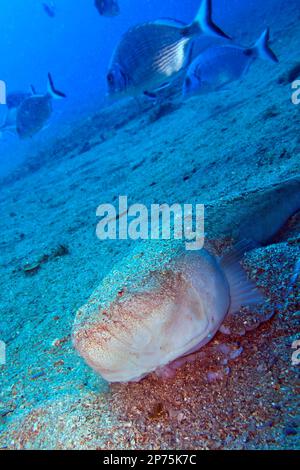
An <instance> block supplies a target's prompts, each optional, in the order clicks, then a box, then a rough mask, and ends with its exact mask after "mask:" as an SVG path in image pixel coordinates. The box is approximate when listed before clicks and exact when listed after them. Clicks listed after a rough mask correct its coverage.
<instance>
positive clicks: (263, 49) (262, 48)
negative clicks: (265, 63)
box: [253, 28, 279, 63]
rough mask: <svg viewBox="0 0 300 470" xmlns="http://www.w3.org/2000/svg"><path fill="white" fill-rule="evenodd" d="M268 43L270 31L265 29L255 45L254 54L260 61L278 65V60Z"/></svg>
mask: <svg viewBox="0 0 300 470" xmlns="http://www.w3.org/2000/svg"><path fill="white" fill-rule="evenodd" d="M269 41H270V29H269V28H267V29H266V30H265V31H264V32H263V33H262V35H261V36H260V38H259V39H258V41H257V42H256V43H255V45H254V47H253V50H254V52H255V54H256V55H257V56H258V57H260V58H261V59H264V60H270V61H271V62H276V63H278V62H279V60H278V58H277V57H276V55H275V53H274V52H273V51H272V49H271V47H270V44H269Z"/></svg>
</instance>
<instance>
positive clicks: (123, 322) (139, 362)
mask: <svg viewBox="0 0 300 470" xmlns="http://www.w3.org/2000/svg"><path fill="white" fill-rule="evenodd" d="M125 264H126V260H125ZM113 276H114V279H116V271H115V270H114V274H113ZM112 281H113V278H110V276H109V278H108V279H107V280H105V281H104V283H103V289H105V287H104V286H105V285H106V284H109V283H110V282H112ZM243 300H244V301H245V303H247V305H248V304H249V303H253V302H258V301H260V300H261V294H260V293H259V292H258V291H257V290H256V289H255V288H254V286H253V285H252V284H251V283H250V282H249V281H248V280H247V278H246V275H245V274H244V272H243V271H242V269H241V267H240V266H239V264H238V262H237V258H236V257H235V256H227V257H225V258H224V260H218V259H217V258H216V257H215V256H213V255H212V254H210V253H209V252H208V251H206V250H204V249H203V250H201V251H200V252H199V253H197V254H195V253H193V254H191V253H187V252H184V253H182V252H180V251H179V252H178V254H177V255H176V256H175V257H173V258H172V260H171V262H170V263H168V264H166V265H165V266H164V267H160V268H158V269H157V270H155V271H151V272H150V273H149V274H148V276H146V277H142V278H140V280H139V281H136V282H134V285H133V286H132V288H126V289H125V290H124V293H123V295H122V296H121V297H120V296H118V295H117V296H116V297H115V298H113V299H112V301H111V302H109V304H108V305H107V306H105V307H104V308H103V309H101V308H100V309H99V308H98V305H96V304H94V299H93V298H92V299H91V303H90V304H87V306H86V307H83V308H82V309H81V310H80V311H79V313H78V315H77V318H76V323H75V327H74V331H73V340H74V344H75V347H76V348H77V350H78V351H79V353H80V354H81V355H82V356H83V358H84V359H85V360H86V362H87V363H88V364H89V365H90V366H91V367H92V368H93V369H94V370H95V371H97V372H98V373H100V374H101V375H102V376H103V377H104V378H105V379H106V380H108V381H109V382H129V381H138V380H140V379H141V378H143V377H144V376H146V375H147V374H149V373H150V372H154V371H161V370H162V369H163V368H165V367H168V365H170V364H172V363H173V362H174V361H176V360H177V359H178V358H182V357H184V356H186V355H189V354H192V353H193V352H195V351H198V350H199V349H200V348H201V347H202V346H204V345H205V344H206V343H208V342H209V341H210V340H211V339H212V338H213V337H214V335H215V334H216V332H217V331H218V329H219V328H220V325H221V324H222V322H223V320H224V318H225V317H226V315H227V314H229V313H230V312H231V311H233V310H235V309H237V308H239V307H240V305H241V304H243Z"/></svg>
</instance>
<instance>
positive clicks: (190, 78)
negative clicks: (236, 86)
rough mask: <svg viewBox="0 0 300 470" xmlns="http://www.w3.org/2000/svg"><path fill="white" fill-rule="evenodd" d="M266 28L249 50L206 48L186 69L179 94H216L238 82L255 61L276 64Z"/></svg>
mask: <svg viewBox="0 0 300 470" xmlns="http://www.w3.org/2000/svg"><path fill="white" fill-rule="evenodd" d="M269 38H270V33H269V30H268V29H267V30H266V31H264V33H263V34H262V35H261V37H260V38H259V40H258V41H257V42H256V43H255V45H254V46H253V47H250V48H244V47H238V46H233V45H221V46H215V47H211V48H209V49H207V50H206V51H205V52H203V53H202V54H200V55H199V56H198V57H197V58H196V59H195V60H194V61H193V62H192V63H191V65H190V66H189V68H188V71H187V75H186V78H185V81H184V86H183V95H184V96H186V95H190V94H195V93H206V92H210V91H216V90H219V89H221V88H223V87H225V86H226V85H227V84H229V83H231V82H233V81H235V80H239V79H240V78H242V77H243V76H244V75H245V74H246V73H247V72H248V71H249V68H250V67H251V65H252V64H253V62H255V60H256V59H258V58H259V59H265V60H269V61H271V62H278V59H277V57H276V55H275V54H274V52H273V51H272V50H271V48H270V46H269Z"/></svg>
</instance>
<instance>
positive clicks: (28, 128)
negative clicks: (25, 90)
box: [16, 74, 66, 139]
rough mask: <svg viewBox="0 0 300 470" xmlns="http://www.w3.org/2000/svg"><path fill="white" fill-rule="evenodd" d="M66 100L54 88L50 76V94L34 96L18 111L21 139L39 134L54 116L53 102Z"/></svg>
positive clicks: (23, 103) (17, 122)
mask: <svg viewBox="0 0 300 470" xmlns="http://www.w3.org/2000/svg"><path fill="white" fill-rule="evenodd" d="M62 98H66V95H65V94H64V93H62V92H61V91H58V90H57V89H55V87H54V83H53V80H52V77H51V75H50V74H48V92H47V93H46V94H45V95H33V96H30V97H29V98H27V99H25V100H24V101H23V102H22V103H21V105H20V106H19V107H18V109H17V116H16V128H17V133H18V135H19V137H20V138H21V139H26V138H29V137H32V136H33V135H35V134H37V133H38V132H39V131H40V130H41V129H42V128H43V127H44V125H45V123H46V122H47V121H48V119H49V118H50V116H51V114H52V100H53V99H62Z"/></svg>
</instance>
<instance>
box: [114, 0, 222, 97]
mask: <svg viewBox="0 0 300 470" xmlns="http://www.w3.org/2000/svg"><path fill="white" fill-rule="evenodd" d="M199 35H207V36H213V37H223V38H228V36H227V35H226V34H225V33H224V32H223V31H222V30H221V29H220V28H219V27H218V26H216V25H215V24H214V22H213V20H212V0H202V3H201V6H200V9H199V11H198V14H197V16H196V18H195V20H194V21H193V22H192V23H191V24H190V25H185V24H184V23H182V22H180V21H175V20H157V21H153V22H149V23H145V24H141V25H137V26H135V27H133V28H132V29H130V30H129V31H127V33H125V34H124V36H123V37H122V39H121V41H120V43H119V44H118V46H117V48H116V50H115V52H114V54H113V57H112V60H111V64H110V67H109V71H108V74H107V84H108V94H109V96H111V97H115V98H116V97H120V96H137V95H140V94H142V93H145V94H151V93H152V92H154V91H156V90H158V89H160V88H164V87H166V86H168V85H169V83H170V82H171V81H172V80H173V79H174V78H175V77H177V75H178V74H179V73H180V72H181V71H182V70H183V68H184V67H185V66H187V65H188V64H187V62H188V58H189V51H190V47H191V45H192V41H193V39H194V38H195V37H196V36H199Z"/></svg>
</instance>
